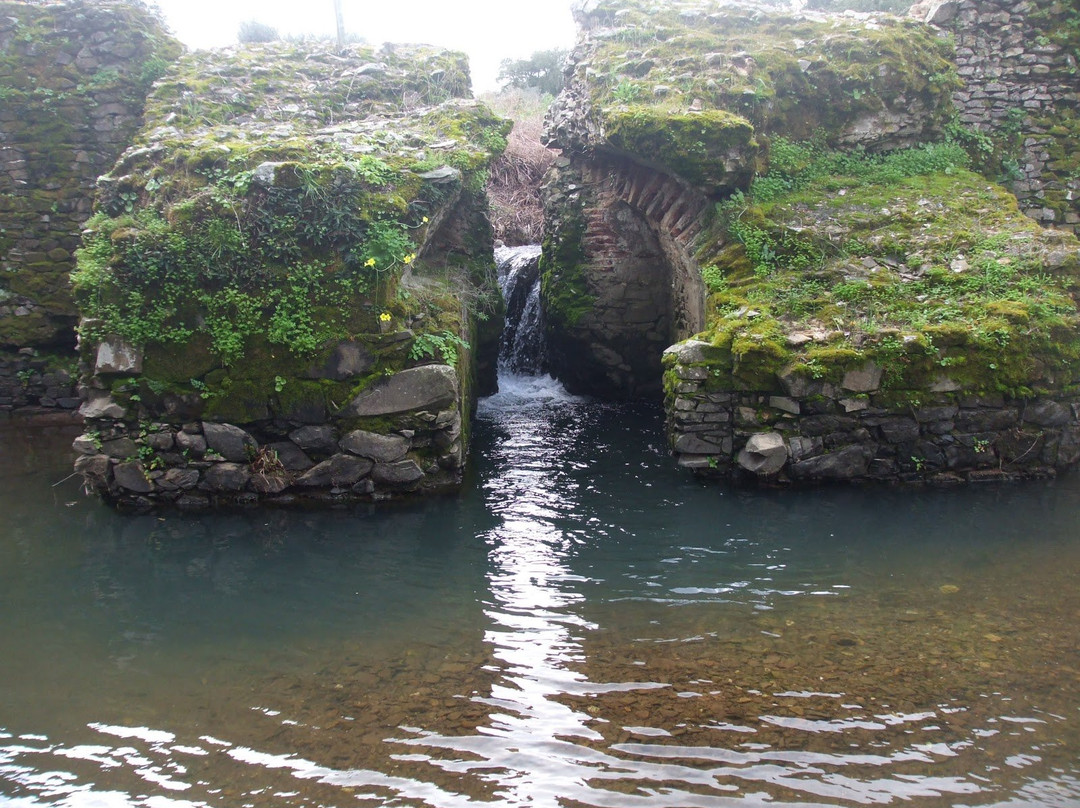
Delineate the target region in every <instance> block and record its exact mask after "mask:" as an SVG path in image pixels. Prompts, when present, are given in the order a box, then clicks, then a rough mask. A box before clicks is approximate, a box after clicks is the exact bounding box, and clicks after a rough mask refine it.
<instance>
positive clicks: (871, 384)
mask: <svg viewBox="0 0 1080 808" xmlns="http://www.w3.org/2000/svg"><path fill="white" fill-rule="evenodd" d="M884 372H885V371H884V369H883V368H881V367H879V366H878V365H877V364H875V363H874V362H867V363H866V364H864V365H863V366H862V367H861V368H858V369H856V370H849V371H848V372H847V373H845V374H844V380H843V382H841V383H840V386H841V387H842V388H844V389H845V390H850V391H851V392H853V393H872V392H874V391H875V390H877V389H878V388H879V387H881V377H882V375H883V374H884Z"/></svg>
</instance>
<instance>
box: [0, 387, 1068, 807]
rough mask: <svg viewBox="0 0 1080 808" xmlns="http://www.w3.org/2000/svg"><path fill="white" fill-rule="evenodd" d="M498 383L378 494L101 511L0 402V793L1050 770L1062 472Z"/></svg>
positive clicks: (705, 794)
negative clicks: (1028, 479)
mask: <svg viewBox="0 0 1080 808" xmlns="http://www.w3.org/2000/svg"><path fill="white" fill-rule="evenodd" d="M502 386H503V392H501V393H500V394H499V395H497V396H495V397H493V398H491V399H487V400H485V401H483V402H482V403H481V406H480V411H479V413H478V418H477V423H476V426H475V431H474V436H473V449H474V452H473V458H474V462H473V466H472V474H473V477H472V478H471V479H470V480H469V481H468V483H467V485H466V487H465V490H464V491H463V493H462V494H461V495H460V496H456V497H448V498H444V499H438V500H434V501H429V502H426V503H421V504H412V505H405V506H399V507H385V506H384V507H379V508H367V507H363V508H356V509H351V510H346V511H340V512H280V511H267V510H258V511H248V512H238V513H231V514H212V515H187V514H179V513H173V512H168V513H162V514H158V515H151V516H136V517H131V516H120V515H117V514H114V513H113V512H111V511H110V510H109V509H107V508H105V507H104V506H102V505H100V504H97V503H96V502H94V501H92V500H88V499H85V498H83V497H82V495H81V492H80V491H79V486H78V483H77V482H76V481H75V480H67V481H64V482H60V481H61V480H62V478H63V477H65V476H66V475H67V474H68V470H69V469H70V456H69V453H68V451H67V449H66V446H67V445H68V444H69V443H70V440H71V438H72V437H73V433H72V432H71V431H70V430H63V429H56V428H52V429H37V430H34V429H27V428H24V427H12V426H8V427H5V428H3V429H2V430H0V509H2V513H3V515H4V521H3V524H4V528H3V531H2V533H0V805H3V806H18V808H24V806H39V805H59V806H71V807H72V808H83V807H84V806H93V807H94V808H97V807H98V806H104V807H105V808H119V806H147V808H173V807H178V806H182V807H183V808H190V807H191V806H223V807H229V808H231V807H233V806H236V807H237V808H239V807H240V806H258V807H260V808H261V807H262V806H434V807H435V808H456V806H473V805H484V804H494V805H506V806H519V805H522V806H523V805H528V806H565V807H566V808H572V807H577V806H614V807H616V808H636V807H637V806H642V807H643V808H660V807H661V806H663V808H675V807H677V806H694V807H695V808H696V807H697V806H701V807H702V808H706V807H708V806H758V805H768V806H795V805H798V806H809V805H889V804H902V805H910V806H919V807H923V806H955V805H979V806H1010V807H1012V806H1078V805H1080V586H1078V584H1080V535H1078V531H1077V517H1078V515H1080V479H1077V477H1076V476H1072V477H1068V478H1064V479H1062V480H1059V481H1056V482H1032V483H1026V484H1023V485H1016V486H1009V487H993V488H979V487H971V488H965V489H956V490H948V491H937V490H894V489H888V488H865V489H859V488H826V489H820V490H813V491H783V492H777V491H768V490H736V489H730V488H724V487H717V486H705V485H702V484H699V483H697V482H695V481H694V480H692V479H690V478H688V477H685V476H682V475H681V474H679V473H677V472H676V471H675V470H674V469H673V467H672V464H671V462H670V460H669V458H668V457H667V456H666V453H665V451H664V448H663V437H662V424H661V413H660V412H659V411H658V410H656V409H653V408H648V407H627V406H620V407H615V406H607V405H602V404H598V403H596V402H589V401H584V400H579V399H574V398H571V397H569V396H567V395H566V394H565V393H563V392H562V391H561V389H560V388H558V387H557V386H556V385H554V384H553V383H552V382H550V381H549V380H546V379H535V378H528V377H511V378H506V379H503V382H502ZM57 483H59V484H57Z"/></svg>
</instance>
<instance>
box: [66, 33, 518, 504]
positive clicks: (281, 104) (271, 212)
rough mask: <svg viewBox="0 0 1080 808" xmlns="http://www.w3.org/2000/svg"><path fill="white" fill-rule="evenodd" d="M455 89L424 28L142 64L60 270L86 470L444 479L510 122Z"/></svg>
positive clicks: (383, 490) (120, 493) (141, 488)
mask: <svg viewBox="0 0 1080 808" xmlns="http://www.w3.org/2000/svg"><path fill="white" fill-rule="evenodd" d="M470 95H471V92H470V86H469V75H468V67H467V64H466V61H465V58H464V56H463V55H462V54H459V53H454V52H448V51H442V50H438V49H433V48H428V47H423V46H408V47H392V46H386V47H385V48H384V49H383V50H381V51H379V52H376V51H373V50H372V49H370V48H363V47H356V48H351V49H349V50H348V51H346V52H338V51H336V50H331V49H330V48H329V47H327V46H319V45H314V46H303V47H301V46H290V45H286V44H281V43H278V44H271V45H265V46H250V47H241V48H235V49H230V50H225V51H219V52H214V53H205V52H202V53H195V54H189V55H188V56H186V57H184V58H183V59H182V60H181V61H180V62H179V63H178V65H177V66H176V68H175V69H174V70H173V71H172V72H171V73H170V74H169V75H168V77H167V78H166V79H164V80H162V81H161V82H159V83H158V84H157V86H156V88H155V91H154V93H153V95H152V96H151V98H150V99H149V101H148V104H147V113H146V125H145V128H144V129H143V131H142V132H141V133H140V135H139V136H138V138H137V140H136V142H135V145H134V146H133V147H132V148H130V149H129V150H128V151H127V152H125V153H124V155H122V156H121V158H120V159H119V160H118V161H117V163H116V165H115V166H114V168H113V169H112V170H111V171H110V172H109V173H108V174H106V175H105V176H103V177H102V178H101V180H100V182H99V188H98V199H97V208H98V215H97V216H95V217H94V219H93V220H92V221H91V222H90V223H89V225H88V230H87V232H86V234H85V236H84V246H83V248H82V250H81V251H80V253H79V265H78V270H77V272H76V273H75V274H74V276H73V283H74V287H75V290H76V296H77V299H78V302H79V305H80V308H81V310H82V313H83V315H84V319H83V322H82V325H81V328H80V340H81V351H82V357H83V360H84V362H85V363H86V365H87V366H88V367H89V368H90V369H91V372H90V374H89V376H88V378H87V380H86V384H87V400H86V403H85V404H84V405H83V407H82V409H81V412H82V414H83V415H84V416H85V418H86V425H87V431H86V434H85V436H84V437H83V438H82V439H81V440H80V441H78V442H77V443H76V448H77V449H78V451H79V452H80V453H81V457H80V458H79V460H78V461H77V464H76V468H77V469H78V470H79V471H80V472H82V474H83V476H84V478H85V479H86V481H87V484H88V485H89V486H90V487H92V488H93V489H94V490H96V491H97V492H99V493H100V494H101V495H102V496H104V497H105V498H106V499H108V500H110V501H113V502H116V503H118V504H120V505H123V506H130V507H145V506H149V505H150V504H153V503H157V502H169V503H174V504H177V505H180V506H184V507H204V506H207V505H214V504H227V503H250V502H256V501H260V500H265V501H272V502H274V503H277V504H286V503H292V502H297V501H323V502H348V501H356V500H371V499H381V498H386V497H390V496H394V495H399V494H402V493H407V492H413V491H418V490H419V491H431V490H443V489H447V488H452V487H454V486H456V485H457V484H458V483H460V480H461V476H462V470H463V468H464V465H465V458H466V454H467V448H468V434H469V428H468V427H469V418H470V415H471V413H472V410H473V407H474V404H475V398H476V396H477V395H478V394H480V393H484V392H485V391H489V390H492V389H493V385H494V361H495V356H496V353H497V347H498V337H499V328H500V327H501V298H500V297H499V293H498V289H497V286H496V279H495V265H494V260H493V258H492V255H491V245H492V234H491V227H490V225H489V223H488V220H487V216H486V200H485V198H484V194H483V184H484V179H485V169H486V167H487V165H488V164H489V163H490V161H491V160H492V159H493V157H494V156H495V155H496V154H497V153H498V152H499V151H500V150H501V149H502V148H503V147H505V142H506V141H505V135H506V132H507V131H508V128H509V124H508V123H507V122H504V121H502V120H501V119H498V118H496V117H495V116H494V115H493V114H492V113H491V112H490V111H489V110H488V109H487V108H486V107H485V106H483V105H482V104H479V103H477V102H475V101H473V100H472V99H471V98H470Z"/></svg>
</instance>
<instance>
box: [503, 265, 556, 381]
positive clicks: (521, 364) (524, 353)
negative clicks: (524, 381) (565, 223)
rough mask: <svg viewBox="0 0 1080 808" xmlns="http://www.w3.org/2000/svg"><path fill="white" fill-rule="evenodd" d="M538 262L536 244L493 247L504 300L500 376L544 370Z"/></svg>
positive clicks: (544, 346)
mask: <svg viewBox="0 0 1080 808" xmlns="http://www.w3.org/2000/svg"><path fill="white" fill-rule="evenodd" d="M539 261H540V246H539V245H535V244H534V245H529V246H526V247H499V248H497V249H496V250H495V262H496V265H497V267H498V272H499V287H500V288H501V289H502V293H503V298H504V299H505V300H506V327H505V329H504V330H503V339H502V345H501V346H500V348H499V370H500V376H501V377H503V378H504V379H505V377H506V376H507V375H509V374H514V375H524V376H536V375H540V374H543V373H544V372H545V371H546V370H547V350H546V345H545V342H544V313H543V310H542V309H541V307H540V272H539Z"/></svg>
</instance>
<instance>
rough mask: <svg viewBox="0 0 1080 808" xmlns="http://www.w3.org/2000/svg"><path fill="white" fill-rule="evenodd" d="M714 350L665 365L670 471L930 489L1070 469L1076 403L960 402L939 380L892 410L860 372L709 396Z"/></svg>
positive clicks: (875, 369)
mask: <svg viewBox="0 0 1080 808" xmlns="http://www.w3.org/2000/svg"><path fill="white" fill-rule="evenodd" d="M713 352H715V348H714V346H712V345H710V344H709V343H705V342H700V341H687V342H684V343H681V344H680V345H678V346H676V347H675V348H674V349H673V350H672V351H671V352H669V353H668V354H667V355H666V357H665V359H666V362H667V365H668V367H669V373H670V374H672V388H671V389H672V397H671V401H670V408H669V426H670V433H671V436H672V449H673V450H674V451H675V453H676V455H677V456H678V458H679V465H680V466H681V467H683V468H687V469H690V470H692V471H694V472H696V473H699V474H702V475H706V476H708V475H716V476H721V477H725V478H735V479H740V478H741V479H748V480H768V481H771V482H773V483H792V482H822V481H849V480H874V481H880V482H914V481H923V480H925V481H929V482H931V483H933V484H938V485H952V484H957V483H963V482H990V481H1003V480H1013V479H1018V478H1025V477H1047V476H1053V475H1054V474H1056V473H1057V472H1058V471H1061V470H1064V469H1067V468H1069V467H1071V466H1073V465H1075V464H1076V463H1077V461H1078V460H1080V396H1077V395H1071V396H1062V397H1055V398H1049V397H1045V398H1033V399H1011V398H1006V397H1005V396H1003V395H1000V394H989V395H974V394H965V393H963V391H962V390H959V389H958V388H959V386H958V385H956V384H954V383H951V382H949V381H948V380H947V379H944V378H943V380H942V381H941V382H939V383H938V384H936V385H931V386H929V387H928V389H926V390H924V391H921V392H920V393H919V395H918V397H916V398H910V397H909V399H908V406H906V407H900V408H898V407H897V406H896V401H897V397H896V395H895V394H892V393H890V392H889V391H887V390H884V389H882V379H883V368H881V367H879V366H877V365H875V364H873V363H867V364H866V365H863V366H862V367H859V368H856V369H854V370H851V371H848V372H847V373H845V374H844V375H843V378H842V380H840V381H839V382H838V383H830V382H825V381H820V380H814V379H812V378H807V377H803V376H799V375H796V374H781V376H780V382H781V385H780V387H779V389H778V390H777V391H776V392H775V393H751V392H739V391H720V390H710V389H709V388H710V385H709V381H710V379H711V368H712V367H713V366H712V365H711V364H710V361H709V360H710V354H711V353H713Z"/></svg>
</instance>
